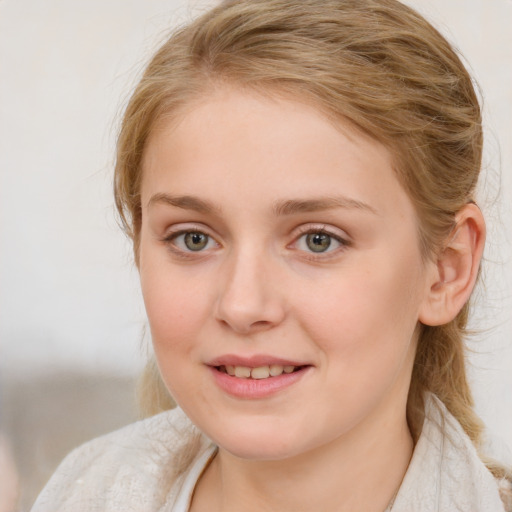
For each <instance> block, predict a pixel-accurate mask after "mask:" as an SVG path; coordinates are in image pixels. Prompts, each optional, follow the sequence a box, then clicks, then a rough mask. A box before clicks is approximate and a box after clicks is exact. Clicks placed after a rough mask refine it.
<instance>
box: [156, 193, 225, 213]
mask: <svg viewBox="0 0 512 512" xmlns="http://www.w3.org/2000/svg"><path fill="white" fill-rule="evenodd" d="M157 203H163V204H168V205H169V206H175V207H176V208H183V209H184V210H193V211H196V212H198V213H218V212H219V211H220V209H219V208H218V207H217V206H215V205H214V204H213V203H210V201H206V200H205V199H199V198H198V197H195V196H172V195H169V194H162V193H159V194H155V195H154V196H151V199H150V200H149V201H148V208H149V207H150V206H153V205H154V204H157Z"/></svg>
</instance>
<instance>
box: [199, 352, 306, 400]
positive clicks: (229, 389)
mask: <svg viewBox="0 0 512 512" xmlns="http://www.w3.org/2000/svg"><path fill="white" fill-rule="evenodd" d="M238 359H239V358H238ZM267 361H268V359H267ZM279 362H281V363H284V361H279ZM219 363H221V361H218V362H217V364H214V365H208V366H209V368H210V372H211V375H212V377H213V380H214V382H215V383H216V384H217V386H218V387H219V389H220V390H222V391H223V392H224V393H227V394H228V395H230V396H232V397H234V398H238V399H243V400H254V399H264V398H270V397H271V396H273V395H276V394H279V393H280V392H281V391H284V390H285V389H286V388H289V387H291V386H295V385H297V384H298V383H299V382H300V381H301V380H302V379H303V378H305V377H306V375H307V374H309V373H310V371H311V370H312V369H313V367H312V366H311V365H309V364H306V365H300V364H295V365H292V364H278V363H277V362H275V363H271V364H265V363H264V362H263V361H258V362H255V361H252V362H251V363H252V364H251V363H249V362H248V361H243V363H245V364H240V363H242V361H229V363H231V364H228V362H227V361H222V363H224V364H219ZM233 363H238V364H233Z"/></svg>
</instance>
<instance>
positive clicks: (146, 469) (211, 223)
mask: <svg viewBox="0 0 512 512" xmlns="http://www.w3.org/2000/svg"><path fill="white" fill-rule="evenodd" d="M481 150H482V128H481V114H480V107H479V104H478V100H477V97H476V95H475V92H474V89H473V85H472V82H471V78H470V77H469V75H468V73H467V71H466V70H465V68H464V66H463V65H462V64H461V62H460V59H459V57H458V56H457V55H456V53H455V52H454V51H453V49H452V48H451V47H450V45H449V44H448V43H447V42H446V40H445V39H444V38H443V37H442V36H441V35H440V34H439V33H438V32H437V31H436V30H435V29H434V28H433V27H432V26H431V25H430V24H429V23H427V22H426V21H425V20H424V19H423V18H421V17H420V16H419V15H418V14H417V13H415V12H414V11H412V10H411V9H409V8H408V7H406V6H404V5H402V4H401V3H399V2H398V1H396V0H322V1H320V0H300V1H299V0H295V1H292V0H261V1H259V0H256V1H255V0H240V1H231V2H223V3H222V4H221V5H219V6H218V7H217V8H215V9H213V10H211V11H210V12H208V13H206V14H205V15H204V16H202V17H201V18H199V19H198V20H196V21H195V22H193V23H192V24H190V25H189V26H186V27H184V28H182V29H181V30H179V31H178V32H177V33H175V34H174V35H173V36H172V37H171V38H170V39H169V41H167V42H166V43H165V44H164V45H163V46H162V48H161V49H160V50H159V51H158V52H157V54H156V55H155V56H154V58H153V59H152V61H151V63H150V64H149V66H148V67H147V70H146V72H145V74H144V76H143V78H142V80H141V81H140V83H139V85H138V87H137V89H136V90H135V92H134V94H133V96H132V99H131V101H130V103H129V105H128V107H127V110H126V113H125V116H124V120H123V124H122V128H121V133H120V136H119V142H118V154H117V165H116V175H115V193H116V201H117V205H118V208H119V212H120V214H121V217H122V219H123V221H124V223H125V227H126V230H127V232H128V234H129V236H130V237H131V238H132V240H133V245H134V254H135V260H136V263H137V266H138V268H139V272H140V278H141V284H142V291H143V295H144V300H145V304H146V310H147V314H148V319H149V324H150V327H151V334H152V339H153V345H154V351H155V362H150V363H149V365H148V369H147V371H146V374H145V376H144V379H145V381H144V389H145V395H144V396H145V398H144V403H145V407H146V409H147V411H148V412H149V413H155V412H158V411H162V410H165V409H168V408H169V407H170V396H172V397H173V399H174V400H175V401H176V402H177V404H178V405H179V408H176V409H173V410H171V411H164V412H162V413H161V414H158V415H155V416H152V417H150V418H149V419H146V420H143V421H141V422H139V423H137V424H134V425H131V426H128V427H126V428H125V429H122V430H120V431H118V432H115V433H113V434H110V435H108V436H105V437H103V438H100V439H97V440H94V441H92V442H91V443H89V444H87V445H85V446H84V447H82V448H79V449H78V450H77V451H75V452H73V453H72V454H71V455H70V456H69V457H68V458H67V459H66V460H65V461H64V462H63V464H62V465H61V467H60V469H59V470H58V471H57V473H56V475H55V476H54V477H53V478H52V480H51V481H50V482H49V484H48V486H47V488H46V489H45V490H44V491H43V493H42V494H41V496H40V497H39V499H38V501H37V502H36V504H35V506H34V509H33V510H34V511H36V512H40V511H46V510H48V511H50V510H51V511H56V510H59V511H67V510H69V511H74V512H76V511H81V510H83V511H95V510H97V511H100V510H101V511H106V510H107V511H114V510H123V511H127V510H137V511H172V512H186V511H192V512H198V511H208V512H217V511H219V512H220V511H240V512H243V511H253V510H272V511H275V510H279V511H288V510H293V511H295V512H297V511H318V510H321V511H333V512H334V511H336V512H343V511H354V510H357V511H365V512H373V511H375V512H383V511H390V510H392V511H393V512H406V511H407V512H410V511H415V512H426V511H432V512H433V511H437V512H448V511H450V512H451V511H455V510H458V511H467V512H477V511H493V512H494V511H496V512H498V511H504V510H512V503H511V498H510V483H509V479H510V476H511V474H510V471H509V469H508V468H505V467H503V466H501V465H500V464H499V463H497V462H492V461H490V460H487V459H486V458H485V455H484V454H483V453H482V450H481V437H482V430H483V427H482V425H481V423H480V421H479V419H478V418H477V417H476V415H475V413H474V412H473V401H472V397H471V392H470V389H469V387H468V383H467V379H466V373H465V365H464V357H465V355H464V328H465V325H466V321H467V317H468V300H469V298H470V295H471V292H472V290H473V287H474V285H475V281H476V280H477V277H478V273H479V265H480V259H481V256H482V251H483V246H484V240H485V223H484V219H483V217H482V214H481V212H480V210H479V208H478V206H477V205H476V203H475V200H474V191H475V187H476V184H477V179H478V174H479V171H480V165H481Z"/></svg>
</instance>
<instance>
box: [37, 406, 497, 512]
mask: <svg viewBox="0 0 512 512" xmlns="http://www.w3.org/2000/svg"><path fill="white" fill-rule="evenodd" d="M191 437H192V438H195V439H196V440H197V442H198V448H197V449H196V450H195V451H194V452H193V453H194V456H193V457H192V459H191V460H190V461H187V460H185V459H184V458H183V457H184V456H183V449H184V447H185V445H186V444H187V442H190V441H187V439H188V440H190V439H191ZM215 453H216V447H215V445H214V444H213V443H212V442H211V441H210V440H208V439H207V438H206V436H204V435H203V434H201V433H199V432H198V430H197V429H196V428H195V427H194V426H193V425H192V424H191V422H190V421H189V420H188V418H187V417H186V416H185V414H184V413H183V412H182V411H181V410H180V409H174V410H172V411H167V412H165V413H162V414H159V415H157V416H154V417H152V418H148V419H146V420H143V421H139V422H137V423H134V424H132V425H129V426H127V427H125V428H123V429H121V430H118V431H116V432H113V433H111V434H108V435H106V436H102V437H100V438H97V439H95V440H93V441H90V442H89V443H87V444H85V445H83V446H81V447H80V448H78V449H76V450H75V451H73V452H72V453H71V454H70V455H68V456H67V457H66V459H65V460H64V461H63V462H62V464H61V465H60V466H59V468H58V469H57V471H56V473H55V474H54V475H53V477H52V478H51V479H50V481H49V482H48V484H47V486H46V487H45V489H44V490H43V492H42V493H41V494H40V496H39V498H38V499H37V501H36V503H35V504H34V507H33V508H32V512H130V511H133V512H188V510H189V507H190V500H191V497H192V493H193V491H194V487H195V485H196V483H197V480H198V479H199V477H200V475H201V473H202V471H203V470H204V468H205V467H206V466H207V465H208V463H209V461H210V459H211V458H212V457H213V455H214V454H215ZM180 466H182V467H184V468H185V471H180V470H179V467H180ZM177 474H179V476H177ZM388 510H392V512H413V511H414V512H505V508H504V506H503V504H502V502H501V500H500V497H499V491H498V483H497V482H496V480H495V479H494V477H493V476H492V475H491V473H490V472H489V471H488V470H487V468H486V467H485V466H484V464H483V463H482V462H481V460H480V458H479V457H478V455H477V453H476V450H475V448H474V446H473V444H472V442H471V440H470V439H469V438H468V437H467V435H466V434H465V433H464V431H463V429H462V427H461V426H460V425H459V423H458V422H457V421H456V420H455V418H454V417H453V416H452V415H451V414H450V413H449V412H448V411H447V410H446V408H445V407H444V405H443V404H442V403H441V402H440V401H439V400H438V399H437V398H435V397H433V396H431V397H429V399H428V400H427V406H426V418H425V423H424V426H423V430H422V433H421V436H420V439H419V440H418V443H417V444H416V447H415V449H414V454H413V457H412V459H411V462H410V465H409V468H408V469H407V472H406V474H405V477H404V480H403V482H402V485H401V487H400V489H399V491H398V494H397V496H396V498H395V501H394V503H393V505H392V507H391V508H390V509H388ZM315 512H316V511H315Z"/></svg>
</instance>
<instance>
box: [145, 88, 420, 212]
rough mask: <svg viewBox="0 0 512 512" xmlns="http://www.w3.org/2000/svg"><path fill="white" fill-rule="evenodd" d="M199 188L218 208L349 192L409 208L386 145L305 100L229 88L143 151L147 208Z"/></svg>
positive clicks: (161, 129)
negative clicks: (240, 199)
mask: <svg viewBox="0 0 512 512" xmlns="http://www.w3.org/2000/svg"><path fill="white" fill-rule="evenodd" d="M198 190H201V191H202V192H204V193H206V192H208V193H210V192H211V193H216V194H217V195H218V200H219V202H220V203H222V201H223V197H224V196H226V197H225V198H224V199H226V200H229V201H231V200H232V199H233V197H232V194H233V193H235V194H237V195H240V196H244V197H245V199H246V200H248V201H249V202H248V203H247V205H249V204H254V203H264V202H265V201H267V200H279V199H286V198H288V197H303V196H304V195H306V196H307V195H312V196H315V195H326V194H331V195H332V194H343V195H350V196H353V197H354V199H355V200H357V199H358V198H361V197H364V198H365V201H364V202H369V201H371V202H372V203H374V204H375V205H376V206H379V207H380V208H385V207H386V204H387V203H389V201H387V200H386V199H387V197H386V194H388V195H389V193H390V192H391V191H393V194H395V195H397V197H398V196H399V197H400V201H399V203H398V204H402V203H403V205H404V206H405V205H406V203H407V197H406V195H405V192H404V191H403V189H402V187H401V186H400V184H399V182H398V179H397V177H396V174H395V172H394V170H393V163H392V156H391V154H390V152H389V151H388V150H387V149H386V148H385V147H384V146H383V145H381V144H380V143H378V142H376V141H375V140H373V139H371V138H370V137H368V136H365V135H363V134H362V133H360V132H358V131H356V130H355V129H354V128H353V127H352V126H351V125H350V124H348V123H343V122H340V121H337V122H334V121H333V120H331V119H329V118H328V117H327V116H326V115H324V114H323V113H322V112H321V111H320V110H319V109H317V108H315V107H314V106H312V105H311V104H308V103H305V102H304V101H297V100H294V99H290V98H285V97H278V96H267V95H265V96H263V95H261V94H257V93H252V92H246V91H245V92H244V91H240V90H233V89H227V88H226V89H217V90H216V91H215V92H214V93H213V94H211V95H207V96H203V97H201V98H199V99H197V100H195V101H194V102H191V103H189V104H188V105H187V106H186V108H183V109H182V110H181V111H180V112H179V115H178V116H176V117H173V118H172V119H164V120H162V121H161V122H160V123H159V125H158V126H157V128H156V129H155V130H154V131H153V133H152V134H151V136H150V138H149V141H148V144H147V147H146V150H145V155H144V160H143V181H142V196H143V202H144V201H146V202H147V200H148V198H149V197H150V196H151V195H153V194H156V193H159V192H165V191H168V192H175V191H179V192H180V193H187V194H192V193H194V194H195V193H197V192H198ZM242 192H244V193H243V194H242ZM245 192H247V193H245ZM250 192H252V193H250ZM395 199H396V198H395ZM361 200H362V199H361ZM381 203H382V204H381ZM395 203H396V201H395ZM388 206H392V204H388ZM409 206H410V204H407V207H409ZM376 209H377V208H376Z"/></svg>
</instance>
